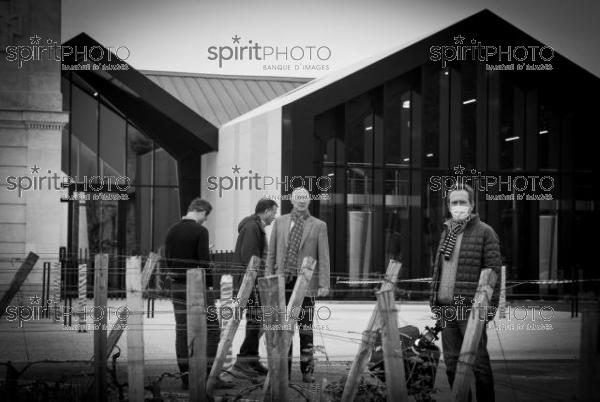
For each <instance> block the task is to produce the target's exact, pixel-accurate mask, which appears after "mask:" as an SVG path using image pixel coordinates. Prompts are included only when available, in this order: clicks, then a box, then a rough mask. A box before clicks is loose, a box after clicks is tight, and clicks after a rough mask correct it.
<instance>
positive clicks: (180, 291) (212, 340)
mask: <svg viewBox="0 0 600 402" xmlns="http://www.w3.org/2000/svg"><path fill="white" fill-rule="evenodd" d="M186 293H187V292H186V285H185V283H173V284H172V285H171V297H172V300H173V310H174V312H175V354H176V355H177V365H178V366H179V371H180V372H181V373H186V372H188V371H189V364H188V336H187V301H186V300H187V299H186V297H187V296H186ZM214 298H215V295H214V292H213V291H207V303H206V307H207V309H208V307H209V306H211V305H213V304H214ZM210 315H211V314H208V313H207V314H206V328H207V331H206V332H207V340H206V358H207V372H206V375H208V373H210V369H211V367H212V363H213V361H214V359H215V356H216V355H217V347H218V346H219V337H220V331H221V330H220V328H219V320H218V318H215V317H214V316H215V315H214V314H212V315H213V318H214V319H212V320H211V319H209V318H210ZM183 381H187V377H185V376H184V377H183Z"/></svg>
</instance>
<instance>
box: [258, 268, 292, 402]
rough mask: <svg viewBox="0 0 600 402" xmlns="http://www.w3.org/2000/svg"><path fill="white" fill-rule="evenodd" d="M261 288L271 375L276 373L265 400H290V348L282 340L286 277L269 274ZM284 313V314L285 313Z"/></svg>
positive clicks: (259, 281) (266, 392)
mask: <svg viewBox="0 0 600 402" xmlns="http://www.w3.org/2000/svg"><path fill="white" fill-rule="evenodd" d="M258 289H259V291H260V298H261V301H262V304H263V307H264V308H263V322H264V324H265V325H266V326H267V328H266V330H265V339H266V341H267V342H266V343H267V356H268V362H269V374H273V375H274V377H273V380H272V382H273V384H272V385H271V386H270V387H268V388H265V394H264V398H263V400H264V401H270V402H278V401H286V400H287V387H288V366H287V349H285V343H284V340H283V333H284V328H283V326H284V325H286V320H285V310H284V309H285V278H284V276H283V275H269V276H265V277H264V278H260V279H259V280H258ZM282 313H283V314H282Z"/></svg>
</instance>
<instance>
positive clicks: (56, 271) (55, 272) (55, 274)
mask: <svg viewBox="0 0 600 402" xmlns="http://www.w3.org/2000/svg"><path fill="white" fill-rule="evenodd" d="M60 269H61V268H60V262H58V261H54V262H52V264H51V271H50V277H51V280H52V294H51V296H50V299H51V300H52V306H51V307H52V321H53V322H55V323H57V322H59V321H60V320H59V319H57V314H56V313H57V309H58V306H59V305H60ZM48 307H49V308H50V306H48Z"/></svg>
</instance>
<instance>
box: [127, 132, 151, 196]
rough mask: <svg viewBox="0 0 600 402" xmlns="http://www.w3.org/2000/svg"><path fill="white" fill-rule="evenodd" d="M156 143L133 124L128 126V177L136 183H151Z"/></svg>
mask: <svg viewBox="0 0 600 402" xmlns="http://www.w3.org/2000/svg"><path fill="white" fill-rule="evenodd" d="M153 147H154V144H153V142H152V140H151V139H150V138H148V137H146V136H145V135H144V134H142V133H141V132H140V131H139V130H138V129H136V128H135V127H133V126H132V125H128V126H127V177H129V179H130V180H131V183H135V184H136V185H151V184H152V183H153V180H152V176H153V174H152V157H153Z"/></svg>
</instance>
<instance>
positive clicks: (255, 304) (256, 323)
mask: <svg viewBox="0 0 600 402" xmlns="http://www.w3.org/2000/svg"><path fill="white" fill-rule="evenodd" d="M261 328H262V322H261V317H260V299H259V298H258V291H257V289H256V287H255V288H254V290H253V291H252V297H251V298H250V299H248V304H247V305H246V336H245V338H244V342H243V343H242V346H241V348H240V353H239V354H238V359H243V360H246V361H258V342H259V339H260V335H261Z"/></svg>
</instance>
